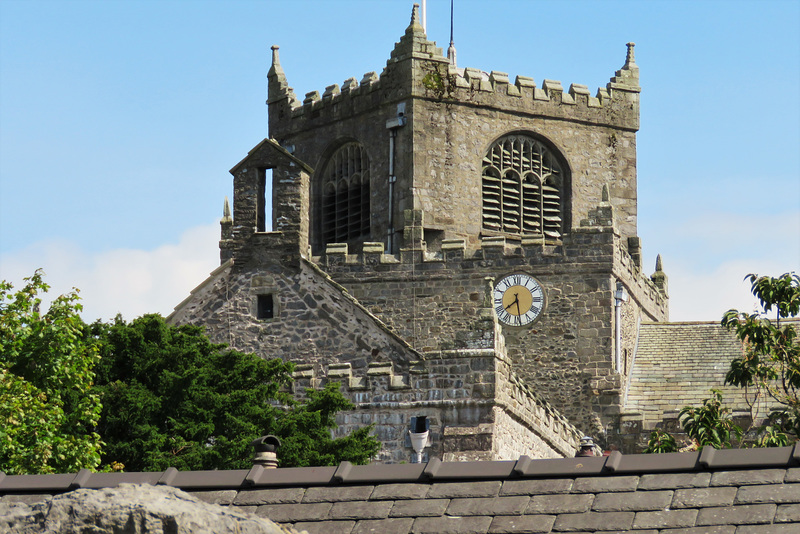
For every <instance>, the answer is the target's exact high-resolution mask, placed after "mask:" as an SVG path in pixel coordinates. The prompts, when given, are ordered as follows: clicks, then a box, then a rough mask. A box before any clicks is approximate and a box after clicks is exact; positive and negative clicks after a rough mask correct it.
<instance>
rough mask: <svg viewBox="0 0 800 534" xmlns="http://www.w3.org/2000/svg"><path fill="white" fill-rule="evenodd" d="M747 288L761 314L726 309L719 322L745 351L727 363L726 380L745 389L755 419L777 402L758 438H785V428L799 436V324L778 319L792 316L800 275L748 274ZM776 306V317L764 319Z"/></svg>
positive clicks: (799, 300) (796, 307)
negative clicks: (758, 303)
mask: <svg viewBox="0 0 800 534" xmlns="http://www.w3.org/2000/svg"><path fill="white" fill-rule="evenodd" d="M746 278H749V280H750V284H751V291H752V293H753V295H754V296H756V298H758V300H759V302H760V303H761V307H762V310H763V312H762V313H752V314H746V313H741V312H739V311H737V310H729V311H728V312H726V313H725V315H724V316H723V318H722V326H724V327H726V328H728V329H729V330H732V331H733V332H735V333H736V336H737V337H738V338H739V339H741V340H742V342H743V343H744V346H745V351H744V354H743V355H742V356H741V357H739V358H735V359H734V360H733V361H732V362H731V366H730V370H729V371H728V373H727V375H726V376H725V383H726V384H733V385H735V386H739V387H742V388H746V389H747V391H748V402H750V404H751V408H753V412H754V419H755V418H756V417H757V416H758V411H759V409H758V407H759V406H760V405H761V404H763V403H765V402H766V403H770V404H779V405H781V406H782V408H781V409H779V410H776V411H773V412H772V413H771V414H770V421H769V423H768V424H767V425H765V426H764V427H762V428H761V429H760V431H761V434H764V435H762V436H761V437H760V438H759V440H760V441H764V442H765V443H767V444H780V443H783V442H788V440H789V438H788V436H785V437H781V436H780V434H781V433H784V434H785V433H789V434H791V435H793V436H794V437H795V439H796V437H797V436H799V435H800V395H799V394H798V393H799V392H800V342H799V340H798V337H797V323H796V322H787V321H783V322H782V321H781V320H782V319H786V318H789V317H796V316H797V314H798V310H799V309H800V277H798V276H797V275H796V274H794V273H786V274H783V275H781V276H779V277H777V278H772V277H769V276H758V275H755V274H750V275H748V276H747V277H746ZM773 310H774V313H775V320H774V321H773V320H771V319H769V318H768V316H767V315H768V314H769V313H770V312H772V311H773Z"/></svg>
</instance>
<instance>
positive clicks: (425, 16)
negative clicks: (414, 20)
mask: <svg viewBox="0 0 800 534" xmlns="http://www.w3.org/2000/svg"><path fill="white" fill-rule="evenodd" d="M422 31H424V32H425V35H427V34H428V2H427V1H426V0H422Z"/></svg>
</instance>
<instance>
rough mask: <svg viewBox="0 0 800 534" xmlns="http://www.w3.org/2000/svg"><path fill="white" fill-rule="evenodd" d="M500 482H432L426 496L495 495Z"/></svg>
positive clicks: (433, 497) (452, 497)
mask: <svg viewBox="0 0 800 534" xmlns="http://www.w3.org/2000/svg"><path fill="white" fill-rule="evenodd" d="M501 484H502V483H501V482H500V481H499V480H490V481H485V482H467V483H463V482H462V483H450V482H446V483H442V484H433V485H432V486H431V489H430V491H429V492H428V498H429V499H436V498H449V499H457V498H459V497H470V498H475V497H496V496H497V495H498V494H499V493H500V486H501Z"/></svg>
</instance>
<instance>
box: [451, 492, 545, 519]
mask: <svg viewBox="0 0 800 534" xmlns="http://www.w3.org/2000/svg"><path fill="white" fill-rule="evenodd" d="M528 502H530V498H529V497H522V496H520V497H484V498H477V499H453V500H452V501H450V506H448V507H447V515H454V516H456V515H457V516H462V515H463V516H466V515H519V514H521V513H522V512H523V510H525V507H526V506H527V505H528Z"/></svg>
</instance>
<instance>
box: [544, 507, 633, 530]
mask: <svg viewBox="0 0 800 534" xmlns="http://www.w3.org/2000/svg"><path fill="white" fill-rule="evenodd" d="M634 515H635V514H634V512H584V513H582V514H560V515H559V516H558V517H557V518H556V522H555V524H554V525H553V530H567V531H575V530H578V531H589V532H594V531H598V530H601V531H613V530H625V531H627V530H630V529H631V525H633V518H634Z"/></svg>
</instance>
